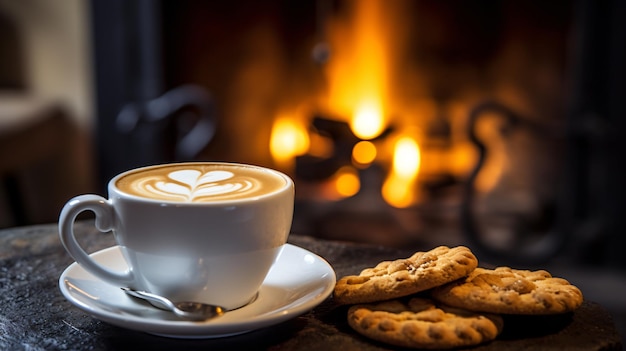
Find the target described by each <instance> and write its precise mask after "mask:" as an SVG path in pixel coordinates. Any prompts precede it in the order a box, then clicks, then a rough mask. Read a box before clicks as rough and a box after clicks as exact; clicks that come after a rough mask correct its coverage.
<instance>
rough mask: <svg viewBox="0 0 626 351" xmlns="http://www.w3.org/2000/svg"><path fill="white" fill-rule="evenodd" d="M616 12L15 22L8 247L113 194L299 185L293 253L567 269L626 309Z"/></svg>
mask: <svg viewBox="0 0 626 351" xmlns="http://www.w3.org/2000/svg"><path fill="white" fill-rule="evenodd" d="M625 15H626V5H625V4H624V3H623V2H620V1H617V0H612V1H611V0H609V1H602V2H598V1H591V0H588V1H585V0H557V1H551V2H545V1H535V0H531V1H478V2H462V1H447V2H441V1H432V0H415V1H411V0H386V1H377V0H364V1H356V0H302V1H297V2H296V1H286V0H274V1H270V0H257V1H253V0H240V1H237V2H233V1H225V0H223V1H222V0H217V1H192V0H183V1H167V0H161V1H157V0H154V1H150V0H133V1H127V0H110V1H98V0H93V1H87V0H65V1H50V0H22V1H11V0H0V179H1V180H2V183H0V227H4V228H8V227H14V226H21V225H30V224H38V223H51V222H55V221H56V220H57V216H58V213H59V211H60V209H61V207H62V206H63V204H64V203H65V202H66V201H67V200H68V199H69V198H71V197H72V196H74V195H77V194H81V193H85V192H93V193H98V194H102V195H105V194H106V182H107V181H108V179H110V178H111V177H112V176H114V175H115V174H117V173H119V172H122V171H125V170H127V169H130V168H134V167H137V166H143V165H149V164H154V163H160V162H174V161H188V160H214V161H231V162H245V163H253V164H258V165H263V166H268V167H273V168H277V169H279V170H282V171H284V172H286V173H288V174H289V175H291V176H292V177H293V178H294V179H295V181H296V189H297V190H296V211H295V215H294V225H293V232H294V233H298V234H304V235H311V236H316V237H320V238H327V239H336V240H349V241H357V242H367V243H374V244H381V245H389V246H400V247H415V248H430V247H432V246H433V245H440V244H445V245H457V244H466V245H470V246H471V247H472V249H473V250H474V251H476V252H477V254H478V256H479V257H480V258H482V259H483V261H484V262H492V263H495V264H510V265H517V266H523V267H538V266H541V267H551V268H552V269H554V270H555V271H556V272H557V273H558V272H563V273H564V274H568V278H570V280H573V281H574V282H577V283H578V284H581V285H584V286H585V287H586V289H587V290H584V292H585V294H586V296H588V297H591V298H592V299H593V298H595V299H596V300H600V301H601V302H603V303H604V304H605V305H608V306H609V307H610V308H611V309H612V311H613V313H614V315H616V316H617V320H618V323H619V324H620V326H622V327H623V325H624V319H626V318H624V316H625V315H626V314H625V313H624V311H626V307H625V306H626V302H625V301H624V299H623V298H622V297H620V296H617V294H616V293H615V292H616V291H625V290H624V289H626V286H625V285H626V279H623V278H624V277H625V276H626V273H625V272H624V268H625V267H626V258H625V257H626V255H624V254H623V251H624V250H626V244H625V241H626V239H625V235H626V231H625V230H624V229H625V228H624V222H623V221H622V220H621V219H622V216H623V214H624V208H625V207H624V199H626V197H625V196H626V194H625V193H624V188H625V187H624V186H623V184H622V182H623V178H624V174H625V173H624V172H625V169H624V163H625V162H624V156H623V155H625V154H626V153H625V152H626V141H625V140H624V135H625V134H624V133H626V125H625V115H626V114H625V106H626V103H625V101H626V91H625V83H624V82H626V72H625V66H626V54H625V49H626V46H625V45H624V43H625V42H626V40H625V39H626V25H625V24H624V21H623V18H626V17H625Z"/></svg>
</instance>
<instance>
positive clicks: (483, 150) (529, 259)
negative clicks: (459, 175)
mask: <svg viewBox="0 0 626 351" xmlns="http://www.w3.org/2000/svg"><path fill="white" fill-rule="evenodd" d="M488 112H495V113H496V114H497V115H498V116H500V117H502V118H503V119H504V121H505V124H504V126H503V128H504V129H503V134H505V135H506V134H507V133H508V132H510V131H511V130H512V129H513V128H516V127H522V126H523V127H525V128H528V129H530V130H532V131H534V132H545V130H542V129H541V127H540V126H538V125H535V124H532V123H531V122H528V121H525V120H524V119H523V118H522V117H521V116H519V115H518V114H516V113H515V112H514V111H512V110H511V109H509V108H507V107H506V106H504V105H502V104H500V103H497V102H493V101H488V102H484V103H482V104H479V105H477V106H476V107H475V108H474V109H472V110H471V111H470V115H469V122H468V136H469V138H470V141H471V142H472V143H473V144H474V146H475V147H476V149H477V150H478V161H477V162H476V165H475V166H474V168H473V169H472V171H471V172H470V175H469V176H468V179H467V181H466V183H465V187H464V189H463V201H462V204H461V223H462V225H463V229H464V231H465V234H466V235H467V237H468V239H469V241H470V244H471V245H472V246H473V249H475V250H476V251H477V253H478V254H479V255H481V256H485V257H487V258H489V259H493V260H499V261H505V262H511V263H518V264H539V263H542V262H545V261H547V260H549V259H550V258H552V257H553V256H554V255H555V254H556V253H557V252H558V251H559V250H561V249H562V248H563V246H564V244H565V241H566V235H565V233H564V232H563V231H562V230H558V229H559V228H556V225H555V226H554V228H550V229H548V230H547V232H546V234H545V235H544V236H543V237H542V239H541V240H538V241H537V242H536V243H534V244H532V245H525V246H518V245H514V246H511V247H507V248H502V247H495V246H493V245H491V244H490V243H489V242H488V241H486V240H485V236H484V235H482V234H481V232H480V230H479V228H478V225H477V223H476V220H475V218H474V213H473V205H474V204H473V203H474V196H475V181H476V178H477V177H478V174H479V173H480V171H481V169H482V166H483V165H484V163H485V160H486V159H487V157H488V150H487V147H486V145H485V143H484V142H483V141H482V140H481V139H480V138H479V137H478V135H477V132H476V126H477V124H478V121H479V120H480V118H481V117H482V116H484V115H485V114H486V113H488ZM524 234H525V233H516V236H518V238H517V239H520V238H519V236H523V235H524ZM517 244H519V243H517Z"/></svg>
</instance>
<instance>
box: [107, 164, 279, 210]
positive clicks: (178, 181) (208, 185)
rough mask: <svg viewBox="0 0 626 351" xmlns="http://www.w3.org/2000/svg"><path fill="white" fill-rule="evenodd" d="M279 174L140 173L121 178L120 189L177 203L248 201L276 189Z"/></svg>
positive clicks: (195, 170) (199, 169)
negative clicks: (245, 199)
mask: <svg viewBox="0 0 626 351" xmlns="http://www.w3.org/2000/svg"><path fill="white" fill-rule="evenodd" d="M277 181H279V182H281V183H283V184H284V181H283V180H282V179H280V178H279V176H278V175H268V174H264V173H262V172H261V171H258V170H256V171H253V170H248V169H246V168H243V169H241V168H233V171H230V170H227V169H226V168H222V169H216V168H215V167H213V168H210V167H191V168H188V169H180V168H175V169H172V170H169V171H168V170H167V169H165V170H164V169H160V170H158V171H146V172H137V173H134V174H131V175H129V176H126V177H122V178H121V179H120V180H119V181H118V182H117V186H118V187H119V188H120V189H122V190H124V191H125V192H128V193H130V194H133V195H138V196H142V197H147V198H153V199H159V200H167V201H175V202H190V203H192V202H208V201H217V200H225V199H240V198H249V197H254V196H258V195H263V194H264V193H269V192H271V191H273V190H274V189H277V187H278V184H277Z"/></svg>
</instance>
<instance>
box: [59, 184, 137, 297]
mask: <svg viewBox="0 0 626 351" xmlns="http://www.w3.org/2000/svg"><path fill="white" fill-rule="evenodd" d="M83 211H92V212H93V213H94V214H95V215H96V222H95V225H96V228H97V229H98V230H99V231H101V232H109V231H111V230H112V229H113V227H114V223H115V211H114V210H113V205H112V204H111V202H110V201H108V200H107V199H105V198H103V197H101V196H98V195H79V196H76V197H74V198H72V199H71V200H70V201H68V202H67V203H66V204H65V206H64V207H63V210H61V214H60V216H59V235H60V237H61V243H63V246H64V247H65V250H67V252H68V253H69V254H70V256H72V258H73V259H74V260H75V261H76V262H78V264H80V265H81V266H82V267H83V268H84V269H85V270H87V271H88V272H89V273H91V274H93V275H95V276H96V277H98V278H100V279H102V280H104V281H106V282H109V283H112V284H116V285H122V286H131V285H132V283H133V282H134V281H135V275H134V274H133V270H132V269H128V270H126V271H124V272H119V271H118V272H116V271H113V270H111V269H108V268H106V267H104V266H102V265H101V264H99V263H97V262H96V261H94V260H93V259H92V258H91V257H90V256H89V254H87V252H85V250H84V249H83V248H82V247H81V246H80V244H79V243H78V241H77V240H76V236H75V234H74V222H75V221H76V217H77V216H78V215H79V214H80V213H81V212H83Z"/></svg>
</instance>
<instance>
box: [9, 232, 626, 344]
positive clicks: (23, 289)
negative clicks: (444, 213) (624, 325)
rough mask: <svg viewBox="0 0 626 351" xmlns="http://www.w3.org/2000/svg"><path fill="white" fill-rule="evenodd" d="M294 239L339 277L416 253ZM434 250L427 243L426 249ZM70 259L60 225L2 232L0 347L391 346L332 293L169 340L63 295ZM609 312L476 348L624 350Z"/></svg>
mask: <svg viewBox="0 0 626 351" xmlns="http://www.w3.org/2000/svg"><path fill="white" fill-rule="evenodd" d="M76 231H77V233H78V236H79V237H80V238H81V239H80V241H81V242H82V244H83V246H84V247H85V249H86V250H87V251H89V252H93V251H96V250H99V249H102V248H105V247H108V246H111V245H113V244H114V242H113V236H112V235H110V234H102V233H99V232H97V231H96V230H95V229H93V227H92V225H91V223H89V222H80V223H78V224H77V227H76ZM289 241H290V242H291V243H292V244H294V245H298V246H300V247H303V248H305V249H307V250H310V251H312V252H314V253H316V254H318V255H320V256H322V257H324V258H325V259H326V260H327V261H328V262H329V263H330V264H331V265H332V266H333V268H334V269H335V271H336V273H337V276H338V277H341V276H344V275H347V274H355V273H358V272H359V271H360V270H361V269H363V268H365V267H368V266H373V265H375V264H376V263H378V262H380V261H382V260H389V259H395V258H400V257H408V256H409V255H410V254H411V253H412V252H406V251H403V250H398V249H391V248H385V247H378V246H369V245H362V244H354V243H346V242H337V241H326V240H318V239H314V238H310V237H304V236H298V235H291V237H290V239H289ZM424 249H425V250H426V249H430V248H424ZM71 263H72V260H71V258H70V257H69V256H68V255H67V254H66V252H65V250H64V249H63V247H62V246H61V243H60V241H59V239H58V232H57V228H56V225H55V224H51V225H43V226H32V227H21V228H14V229H7V230H1V231H0V267H1V274H0V302H1V304H0V349H1V350H125V349H128V350H139V349H147V350H178V349H181V350H209V349H210V350H222V349H224V350H323V351H330V350H342V351H347V350H366V351H367V350H389V349H393V348H392V347H389V346H387V345H384V344H380V343H376V342H373V341H370V340H368V339H365V338H363V337H361V336H359V335H358V334H356V333H355V332H354V331H352V330H351V329H350V327H349V326H348V324H347V322H346V307H341V306H337V305H335V304H334V303H333V301H332V298H328V299H327V300H326V301H325V302H323V303H322V304H320V305H319V306H318V307H316V308H315V309H313V310H312V311H310V312H308V313H305V314H304V315H301V316H299V317H296V318H294V319H291V320H289V321H287V322H283V323H281V324H278V325H276V326H273V327H268V328H265V329H262V330H257V331H253V332H250V333H247V334H243V335H239V336H234V337H228V338H221V339H195V340H182V339H169V338H165V337H159V336H154V335H150V334H147V333H143V332H137V331H132V330H126V329H123V328H119V327H116V326H113V325H110V324H107V323H105V322H101V321H99V320H97V319H94V318H92V317H91V316H89V315H87V314H85V313H83V312H82V311H81V310H79V309H78V308H76V307H74V306H73V305H72V304H70V303H69V302H68V301H66V300H65V298H64V297H63V296H62V295H61V292H60V291H59V288H58V286H57V284H58V283H57V281H58V278H59V276H60V274H61V273H62V272H63V270H64V269H65V268H66V267H67V266H68V265H69V264H71ZM621 348H622V346H621V343H620V336H619V334H618V332H617V331H616V329H615V326H614V324H613V321H612V319H611V316H610V314H609V313H608V312H607V311H606V310H605V309H604V308H603V307H602V306H600V305H599V304H597V303H593V302H590V301H585V302H584V303H583V305H582V307H581V308H580V309H578V310H577V311H576V312H574V313H571V314H566V315H559V316H552V317H509V318H507V319H506V320H505V330H504V332H503V334H502V335H501V336H500V337H499V338H498V339H497V340H496V341H494V342H491V343H489V344H485V345H482V346H478V347H475V348H472V350H621Z"/></svg>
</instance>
